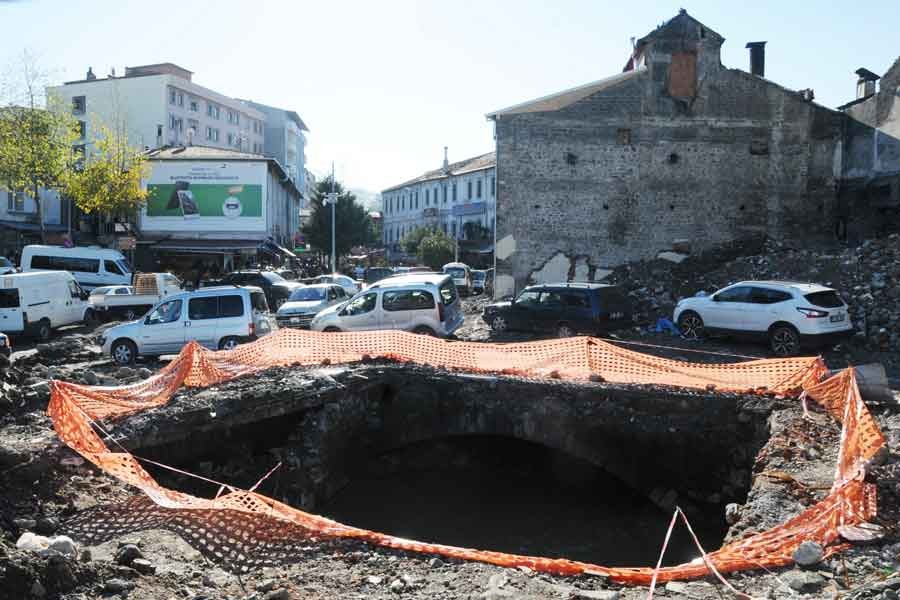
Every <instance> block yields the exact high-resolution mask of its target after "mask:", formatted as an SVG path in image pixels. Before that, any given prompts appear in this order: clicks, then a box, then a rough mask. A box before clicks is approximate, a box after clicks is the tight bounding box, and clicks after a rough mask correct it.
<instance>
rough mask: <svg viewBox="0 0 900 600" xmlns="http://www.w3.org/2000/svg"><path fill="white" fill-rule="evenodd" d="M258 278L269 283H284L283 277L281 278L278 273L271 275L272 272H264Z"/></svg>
mask: <svg viewBox="0 0 900 600" xmlns="http://www.w3.org/2000/svg"><path fill="white" fill-rule="evenodd" d="M259 278H260V279H265V280H266V281H267V282H269V283H282V282H284V281H285V279H284V277H282V276H281V275H279V274H278V273H273V272H272V271H266V272H265V273H260V274H259Z"/></svg>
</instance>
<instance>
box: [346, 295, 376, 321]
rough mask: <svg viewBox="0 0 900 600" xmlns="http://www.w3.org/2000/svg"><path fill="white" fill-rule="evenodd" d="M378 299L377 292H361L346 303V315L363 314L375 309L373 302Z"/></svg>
mask: <svg viewBox="0 0 900 600" xmlns="http://www.w3.org/2000/svg"><path fill="white" fill-rule="evenodd" d="M377 300H378V294H376V293H374V292H373V293H371V294H363V295H362V296H358V297H356V298H354V299H353V300H351V301H350V302H349V303H347V306H346V307H345V308H344V312H345V313H346V314H348V315H351V316H353V315H364V314H366V313H368V312H372V311H373V310H375V302H376V301H377Z"/></svg>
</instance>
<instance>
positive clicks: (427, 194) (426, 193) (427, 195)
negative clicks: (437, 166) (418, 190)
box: [425, 190, 431, 206]
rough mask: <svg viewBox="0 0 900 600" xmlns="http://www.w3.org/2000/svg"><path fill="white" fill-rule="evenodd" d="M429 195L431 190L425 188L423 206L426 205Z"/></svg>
mask: <svg viewBox="0 0 900 600" xmlns="http://www.w3.org/2000/svg"><path fill="white" fill-rule="evenodd" d="M430 196H431V190H425V206H428V202H429V197H430Z"/></svg>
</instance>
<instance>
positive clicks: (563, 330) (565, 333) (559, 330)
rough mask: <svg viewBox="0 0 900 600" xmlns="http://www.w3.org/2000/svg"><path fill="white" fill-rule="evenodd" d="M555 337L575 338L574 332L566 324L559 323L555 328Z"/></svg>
mask: <svg viewBox="0 0 900 600" xmlns="http://www.w3.org/2000/svg"><path fill="white" fill-rule="evenodd" d="M556 337H558V338H570V337H575V330H574V329H573V328H572V326H571V325H569V324H568V323H560V324H559V325H557V326H556Z"/></svg>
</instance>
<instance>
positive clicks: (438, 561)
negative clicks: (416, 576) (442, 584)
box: [428, 557, 444, 569]
mask: <svg viewBox="0 0 900 600" xmlns="http://www.w3.org/2000/svg"><path fill="white" fill-rule="evenodd" d="M428 566H429V567H431V568H433V569H437V568H438V567H443V566H444V561H442V560H441V559H439V558H437V557H434V558H432V559H431V560H429V561H428Z"/></svg>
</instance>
